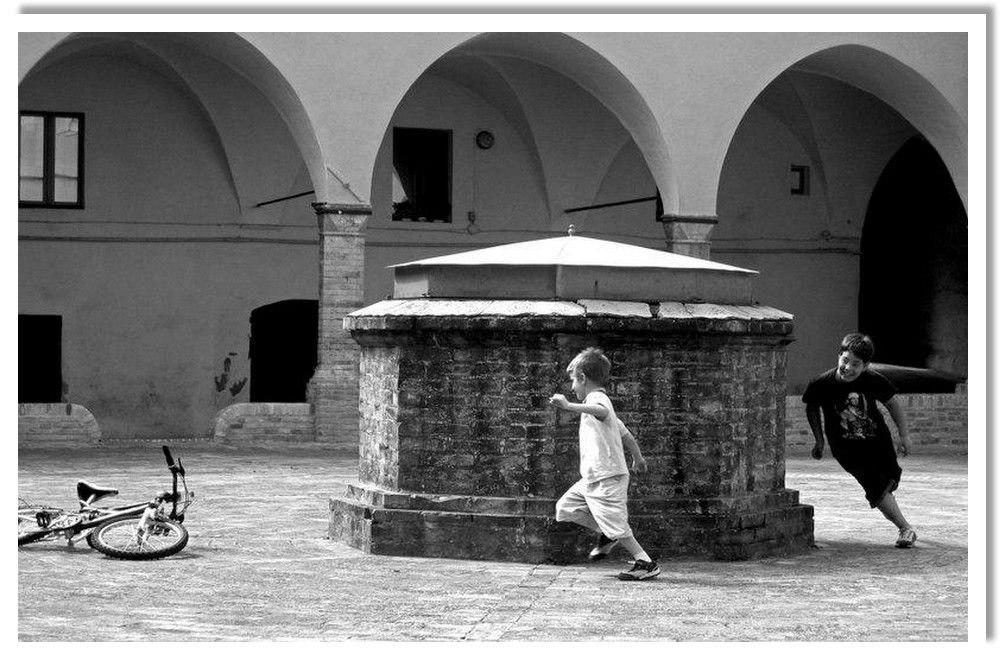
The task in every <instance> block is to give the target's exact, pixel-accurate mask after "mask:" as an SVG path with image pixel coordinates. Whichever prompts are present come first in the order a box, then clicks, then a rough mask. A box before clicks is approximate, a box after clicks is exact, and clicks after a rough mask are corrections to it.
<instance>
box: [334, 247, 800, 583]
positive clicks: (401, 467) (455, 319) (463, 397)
mask: <svg viewBox="0 0 1000 660" xmlns="http://www.w3.org/2000/svg"><path fill="white" fill-rule="evenodd" d="M560 240H561V243H562V244H563V245H562V248H565V244H566V243H569V244H570V245H571V247H583V248H586V250H589V251H590V252H591V256H590V257H588V258H590V259H593V260H596V261H598V263H595V264H590V265H587V264H582V265H581V266H580V267H579V268H576V266H572V267H569V268H562V266H566V264H565V263H559V260H560V259H562V258H563V257H564V256H565V253H566V251H565V249H564V250H563V253H562V254H563V256H560V255H559V254H555V255H553V254H552V252H551V248H552V246H553V245H554V244H555V242H554V241H552V240H551V239H549V240H548V241H531V242H527V243H521V244H514V245H511V246H505V248H506V249H505V250H499V249H491V250H492V251H493V253H492V254H486V255H485V256H484V255H482V254H480V255H479V258H480V259H482V260H483V261H484V263H483V264H482V268H483V269H485V270H492V269H493V268H492V267H495V266H497V264H491V263H487V262H490V261H496V260H497V259H502V258H504V256H505V255H504V252H507V253H508V254H507V255H506V256H507V258H508V259H509V260H514V259H521V260H525V259H526V258H528V256H529V255H531V254H534V255H535V256H534V257H532V258H536V260H544V259H548V260H549V261H552V262H555V263H552V264H544V263H541V264H525V266H526V267H527V268H529V270H531V269H533V270H535V271H536V273H537V272H539V270H546V269H547V270H548V272H549V273H550V275H551V277H550V278H548V279H546V278H539V279H536V280H535V284H537V285H539V286H542V287H543V288H544V287H548V286H552V287H555V288H554V289H552V290H551V291H550V293H560V292H570V293H574V294H575V293H579V291H580V289H579V288H578V284H572V283H571V280H573V278H576V280H577V283H585V282H587V281H592V278H593V277H594V276H595V273H597V285H598V291H614V292H615V295H616V296H617V298H616V299H613V300H612V299H599V298H576V299H565V298H563V299H560V298H559V297H558V296H553V295H550V296H548V297H547V298H541V297H539V298H512V297H510V295H512V294H514V293H517V294H518V295H524V294H525V293H537V292H536V291H534V290H531V289H525V288H522V289H517V290H516V291H515V290H514V289H512V288H511V287H510V282H511V281H512V280H516V279H517V278H518V277H520V276H519V275H518V273H517V267H516V264H507V265H506V266H507V267H509V268H510V270H509V272H506V273H504V276H502V277H498V278H497V279H495V280H494V279H491V278H490V277H489V276H488V275H487V274H486V273H480V274H479V275H478V276H477V277H476V278H470V275H469V273H470V272H471V271H470V270H469V268H470V264H472V263H474V261H475V259H476V258H477V255H476V252H472V253H466V254H462V255H454V256H451V257H448V258H445V259H444V260H428V262H432V263H429V264H427V263H421V262H417V263H415V264H407V265H405V266H406V269H405V276H404V277H403V278H402V279H403V280H404V281H403V282H400V278H399V272H400V267H397V285H398V286H397V290H396V294H397V296H399V295H400V294H407V295H411V296H414V297H408V298H403V297H397V298H394V299H391V300H386V301H382V302H379V303H376V304H374V305H371V306H369V307H366V308H364V309H362V310H359V311H357V312H355V313H353V314H351V315H350V316H349V317H347V318H346V319H345V321H344V324H345V327H346V328H347V329H348V330H349V331H350V333H351V336H352V337H353V338H354V339H355V340H356V341H357V342H358V343H359V345H360V347H361V359H360V400H359V407H360V418H361V422H360V429H359V431H360V447H359V471H358V479H357V481H356V482H355V483H352V484H349V485H348V487H347V491H346V492H345V493H343V494H342V495H340V496H337V497H334V498H332V499H331V500H330V524H329V527H330V535H331V538H333V539H336V540H339V541H341V542H344V543H347V544H349V545H351V546H353V547H357V548H360V549H363V550H365V551H367V552H372V553H378V554H394V555H409V556H429V557H455V558H475V559H497V560H511V561H523V562H531V563H538V562H558V563H562V562H570V561H575V560H579V559H583V558H584V557H585V556H586V552H587V550H588V549H589V547H590V545H592V543H593V541H594V539H593V538H592V537H593V533H592V532H589V531H586V530H583V529H582V528H580V527H578V526H576V525H572V524H569V523H557V522H555V520H554V510H555V502H556V500H557V499H558V498H559V496H560V495H561V494H562V493H563V492H564V491H565V489H566V488H567V487H569V486H570V485H571V484H572V483H573V482H574V481H576V480H577V479H578V478H579V464H578V453H577V448H578V438H577V433H578V419H579V417H578V416H577V415H573V414H570V413H566V412H563V411H557V410H555V409H553V408H550V407H548V406H547V405H546V402H547V400H548V397H549V396H550V395H551V394H552V393H554V392H566V391H567V388H568V381H567V377H566V374H565V367H566V365H567V364H568V363H569V361H570V360H571V359H572V358H573V356H575V355H576V353H577V352H578V351H579V350H581V349H582V348H585V347H586V346H591V345H596V346H600V347H601V348H602V349H604V351H605V353H606V354H607V355H608V357H609V358H610V359H611V362H612V377H611V381H610V383H609V384H608V386H607V389H608V394H609V396H610V397H611V399H612V401H613V402H614V404H615V409H616V411H617V412H618V415H619V417H621V419H622V421H623V422H625V424H626V425H627V426H628V427H629V428H630V429H631V430H632V431H633V433H634V434H635V435H636V437H637V439H638V442H639V444H640V446H641V447H642V449H643V453H644V455H645V456H646V458H647V461H648V463H649V471H648V472H647V473H645V474H640V475H635V474H633V478H632V480H631V485H630V490H629V514H630V523H631V525H632V527H633V529H634V530H635V533H636V536H637V538H639V539H640V542H641V543H642V544H643V545H644V547H646V548H647V550H648V551H650V553H651V554H653V555H654V556H659V557H664V558H665V557H670V556H703V557H714V558H720V559H745V558H752V557H760V556H767V555H774V554H786V553H790V552H796V551H800V550H803V549H806V548H808V547H810V546H811V545H812V540H813V525H812V514H813V511H812V507H810V506H808V505H804V504H800V503H799V501H798V493H797V492H796V491H794V490H789V489H787V488H785V486H784V478H785V473H784V395H785V359H786V355H785V354H786V350H785V349H786V346H787V344H788V343H789V342H790V341H791V339H792V336H791V333H792V329H793V322H792V317H791V316H790V315H789V314H787V313H784V312H781V311H780V310H776V309H773V308H770V307H766V306H762V305H758V304H752V302H751V300H750V297H751V291H750V288H749V286H750V278H751V277H752V275H753V271H746V270H743V269H736V268H733V267H731V266H721V267H720V265H718V264H716V263H715V262H706V261H703V260H697V259H691V258H688V257H683V258H682V259H680V260H678V259H676V258H675V257H678V256H680V255H672V254H670V253H662V252H659V251H655V250H644V249H643V248H635V247H634V246H622V247H619V246H620V245H621V244H617V243H611V242H609V241H594V240H593V239H584V238H582V237H576V236H570V237H566V238H564V239H560ZM578 241H585V242H591V241H593V243H591V244H589V245H584V246H573V245H572V244H573V243H574V242H578ZM540 244H541V245H540ZM595 244H596V245H595ZM636 250H640V251H644V252H650V253H654V254H651V255H648V254H642V255H640V254H639V253H637V252H636ZM477 252H480V253H484V252H488V250H482V251H477ZM578 252H579V251H578ZM622 252H624V253H627V254H629V255H631V261H629V263H632V264H635V263H636V262H639V263H644V264H646V265H644V266H643V268H646V269H652V270H651V271H650V272H647V273H645V275H644V277H643V285H642V286H640V287H637V288H636V289H635V291H636V293H633V294H629V293H628V289H627V287H626V286H625V285H626V284H627V282H628V278H627V277H620V276H622V275H623V272H624V271H615V269H616V268H618V267H621V264H620V262H619V261H616V258H621V253H622ZM497 253H499V255H498V254H497ZM511 253H512V254H511ZM539 254H540V255H541V256H540V257H539V256H538V255H539ZM514 255H516V256H514ZM637 255H638V256H640V257H642V258H643V259H646V260H647V261H645V262H643V261H641V260H640V259H637V258H636V257H637ZM658 257H662V259H658ZM448 260H453V261H456V262H457V264H456V266H457V267H456V268H455V269H451V268H449V264H448V263H447V261H448ZM693 262H702V264H703V265H702V267H703V268H704V270H706V271H709V272H710V275H711V278H712V279H713V284H712V287H710V290H711V291H712V292H713V293H714V295H716V296H717V297H719V298H721V301H719V300H716V301H707V300H705V299H704V298H702V296H701V294H705V293H706V291H702V290H699V289H698V286H697V284H698V277H697V276H696V273H697V268H693V267H696V266H698V264H697V263H693ZM677 264H681V266H682V268H683V269H684V272H683V273H682V274H679V273H674V274H675V275H678V277H680V278H682V279H686V280H687V281H686V282H684V283H683V284H682V285H680V286H677V287H674V288H669V286H668V285H669V280H670V279H671V267H672V266H676V265H677ZM426 265H429V266H431V268H429V269H424V270H423V271H422V272H421V267H422V266H426ZM415 266H416V268H415ZM654 270H655V271H657V272H652V271H654ZM451 276H454V279H456V280H462V282H461V283H455V282H449V281H448V280H449V278H450V277H451ZM421 279H423V280H424V281H425V284H424V285H420V286H424V287H426V293H428V294H430V293H434V292H438V293H442V292H445V291H451V292H455V289H449V288H448V287H452V286H459V285H460V286H462V287H465V288H463V294H464V295H463V297H460V298H450V297H433V296H427V297H424V296H417V295H416V291H417V289H414V288H413V287H414V282H419V281H420V280H421ZM473 279H474V280H475V281H476V282H477V284H476V287H471V284H472V282H473ZM530 279H531V278H528V277H525V278H522V279H521V280H520V281H522V282H528V281H529V280H530ZM435 280H436V281H435ZM560 280H561V282H562V284H560V283H559V282H560ZM658 281H659V282H661V283H663V285H664V288H665V289H668V290H670V291H671V292H673V293H677V294H678V295H677V296H676V297H681V296H680V293H681V292H687V293H685V294H684V299H681V300H628V299H625V298H626V296H628V295H633V296H636V297H639V296H643V297H645V296H648V295H649V294H650V293H652V292H654V290H653V289H650V288H649V287H655V285H656V282H658ZM560 286H563V287H564V288H563V289H560V288H559V287H560ZM615 287H617V289H616V288H615ZM418 288H419V287H418ZM476 291H479V292H480V294H481V296H480V297H475V298H473V297H469V296H470V295H471V293H474V292H476ZM492 294H505V295H492ZM538 295H540V296H541V295H542V294H540V293H538Z"/></svg>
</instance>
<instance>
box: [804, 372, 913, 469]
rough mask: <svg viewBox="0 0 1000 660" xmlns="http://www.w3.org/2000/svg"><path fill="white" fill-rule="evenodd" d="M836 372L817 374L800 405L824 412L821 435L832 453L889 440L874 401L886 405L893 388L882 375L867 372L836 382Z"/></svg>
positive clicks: (882, 418)
mask: <svg viewBox="0 0 1000 660" xmlns="http://www.w3.org/2000/svg"><path fill="white" fill-rule="evenodd" d="M836 373H837V370H836V369H835V368H834V369H830V370H829V371H827V372H825V373H822V374H820V375H819V376H817V377H816V378H814V379H813V380H812V382H810V383H809V385H808V387H806V391H805V393H804V394H803V395H802V401H803V402H804V403H806V404H807V405H809V404H814V405H818V406H819V407H820V409H822V411H823V431H824V432H825V434H826V439H827V441H828V442H829V443H830V448H831V450H832V451H837V450H838V449H850V448H851V447H852V446H853V445H855V444H856V443H860V442H864V441H866V440H868V441H872V440H878V439H886V438H888V439H890V441H891V437H892V436H891V434H890V433H889V427H888V426H887V425H886V423H885V418H884V417H882V412H881V411H880V410H879V409H878V406H877V405H876V404H875V402H876V401H881V402H882V403H885V402H887V401H888V400H889V399H891V398H892V397H893V396H895V394H896V387H895V386H894V385H893V384H892V383H891V382H889V379H887V378H886V377H885V376H883V375H882V374H880V373H878V372H876V371H872V370H871V369H866V370H865V371H863V372H862V373H861V375H860V376H858V377H857V378H855V379H854V380H853V381H851V382H849V383H845V382H841V381H839V380H837V376H836Z"/></svg>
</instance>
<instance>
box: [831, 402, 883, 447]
mask: <svg viewBox="0 0 1000 660" xmlns="http://www.w3.org/2000/svg"><path fill="white" fill-rule="evenodd" d="M837 413H838V414H839V415H840V428H841V429H842V430H843V432H844V434H843V437H844V439H845V440H864V439H865V438H873V437H875V429H876V426H875V420H873V419H872V418H871V417H870V416H869V414H868V403H867V401H866V399H865V397H864V396H863V395H861V394H859V393H858V392H850V393H848V395H847V397H846V398H845V399H844V401H843V402H841V403H839V404H838V405H837Z"/></svg>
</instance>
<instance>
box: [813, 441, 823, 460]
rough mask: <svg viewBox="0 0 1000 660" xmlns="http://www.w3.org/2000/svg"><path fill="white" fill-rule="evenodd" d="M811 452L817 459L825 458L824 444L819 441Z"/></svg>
mask: <svg viewBox="0 0 1000 660" xmlns="http://www.w3.org/2000/svg"><path fill="white" fill-rule="evenodd" d="M811 453H812V457H813V458H815V459H816V460H817V461H818V460H819V459H821V458H823V445H821V444H819V443H818V442H817V443H816V444H814V445H813V448H812V452H811Z"/></svg>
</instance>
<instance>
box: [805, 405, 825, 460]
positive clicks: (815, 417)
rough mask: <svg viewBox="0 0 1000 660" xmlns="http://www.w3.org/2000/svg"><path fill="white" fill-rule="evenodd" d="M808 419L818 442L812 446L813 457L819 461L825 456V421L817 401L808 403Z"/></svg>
mask: <svg viewBox="0 0 1000 660" xmlns="http://www.w3.org/2000/svg"><path fill="white" fill-rule="evenodd" d="M806 419H807V420H809V428H810V429H812V432H813V438H814V439H815V440H816V444H815V445H813V448H812V457H813V458H815V459H816V460H817V461H818V460H819V459H821V458H823V444H824V443H825V442H826V441H825V439H824V438H823V421H822V420H821V419H820V414H819V406H818V405H817V404H815V403H808V404H806Z"/></svg>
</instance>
